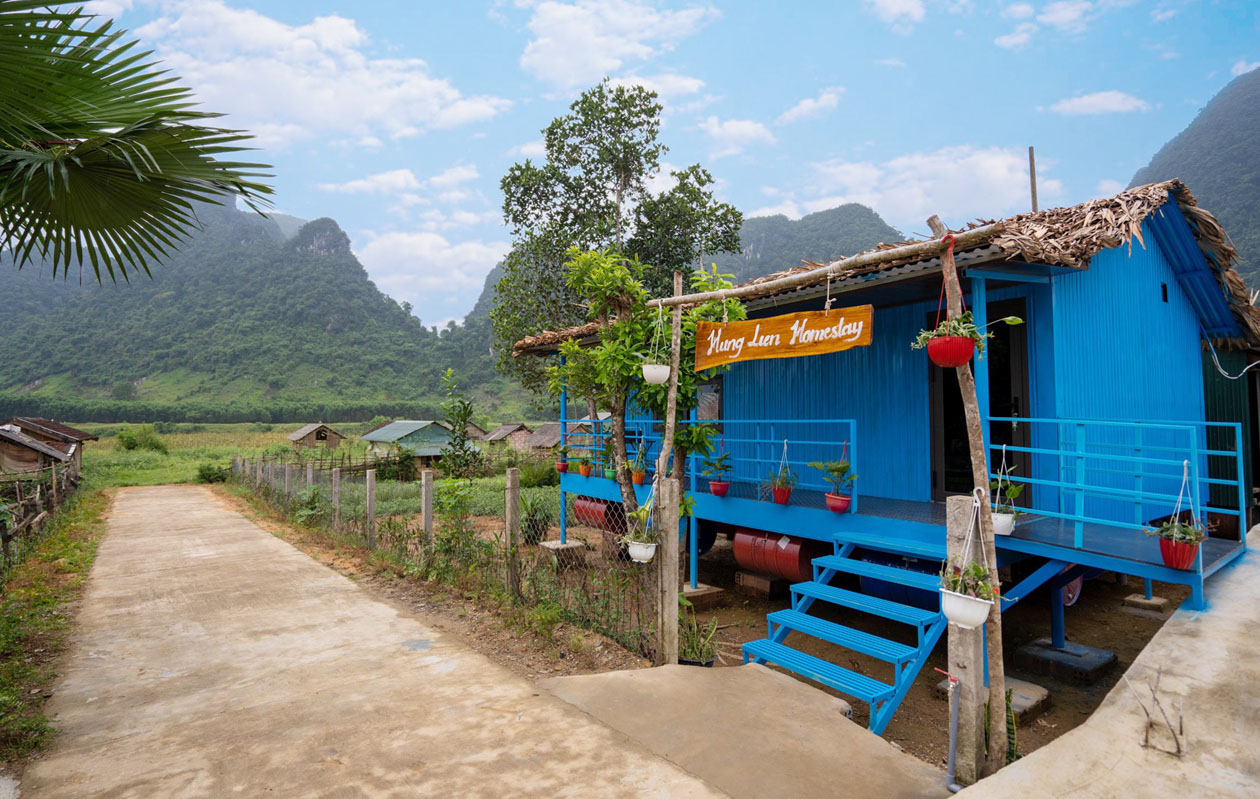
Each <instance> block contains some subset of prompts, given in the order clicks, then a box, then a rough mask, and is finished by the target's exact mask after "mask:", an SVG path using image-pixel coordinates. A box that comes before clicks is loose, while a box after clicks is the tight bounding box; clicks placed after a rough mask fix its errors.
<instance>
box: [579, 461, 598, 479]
mask: <svg viewBox="0 0 1260 799" xmlns="http://www.w3.org/2000/svg"><path fill="white" fill-rule="evenodd" d="M594 469H595V467H594V466H592V465H591V464H589V463H579V464H578V474H580V475H582V476H583V477H590V476H591V472H592V471H593V470H594Z"/></svg>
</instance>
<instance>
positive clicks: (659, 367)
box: [643, 363, 669, 386]
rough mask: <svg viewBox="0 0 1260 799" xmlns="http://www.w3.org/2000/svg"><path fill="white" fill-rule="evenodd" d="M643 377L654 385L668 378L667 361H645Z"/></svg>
mask: <svg viewBox="0 0 1260 799" xmlns="http://www.w3.org/2000/svg"><path fill="white" fill-rule="evenodd" d="M643 379H644V380H646V381H647V382H649V383H651V384H652V385H654V386H659V385H660V384H662V383H664V382H665V381H666V380H669V364H667V363H645V364H643Z"/></svg>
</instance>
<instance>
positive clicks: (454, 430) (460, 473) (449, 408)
mask: <svg viewBox="0 0 1260 799" xmlns="http://www.w3.org/2000/svg"><path fill="white" fill-rule="evenodd" d="M442 385H443V387H445V389H446V401H445V402H443V403H442V410H443V411H445V412H446V426H447V427H449V428H450V430H451V438H450V440H449V441H447V442H446V445H445V446H444V447H442V452H441V457H442V470H443V471H444V472H446V474H447V475H449V476H451V477H458V478H461V479H468V478H472V477H476V476H477V475H478V474H480V473H481V470H482V468H483V467H484V466H485V454H484V453H482V451H481V450H479V449H477V447H476V445H475V444H473V443H472V440H471V439H469V438H468V423H469V422H471V421H472V416H473V407H472V403H471V402H470V401H469V400H468V398H467V397H465V396H464V395H463V393H461V392H460V390H459V380H458V379H457V378H456V377H455V370H454V369H447V370H446V373H445V374H444V375H442Z"/></svg>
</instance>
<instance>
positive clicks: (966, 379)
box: [927, 215, 1006, 775]
mask: <svg viewBox="0 0 1260 799" xmlns="http://www.w3.org/2000/svg"><path fill="white" fill-rule="evenodd" d="M927 223H928V226H929V227H930V228H932V233H933V234H934V235H936V236H940V237H944V236H945V235H947V234H948V232H949V231H948V229H947V228H946V227H945V225H944V223H942V222H941V219H940V217H938V216H936V215H933V216H932V217H931V218H930V219H928V221H927ZM956 245H957V240H956V239H955V246H956ZM941 263H942V266H943V270H942V271H943V277H944V281H945V296H946V300H947V301H948V303H949V311H948V313H949V318H950V319H953V318H956V317H958V316H960V315H962V312H963V311H962V286H961V285H960V284H959V282H958V270H957V269H956V268H955V267H954V264H953V262H952V261H951V260H949V259H946V258H942V259H941ZM955 372H956V373H957V374H958V389H959V391H960V392H961V394H962V402H963V412H964V413H965V415H966V417H967V445H968V449H969V450H970V451H971V478H972V480H973V481H974V483H975V486H976V488H978V489H980V541H981V544H982V548H983V550H984V553H985V558H986V559H987V561H988V562H987V564H986V565H987V566H988V569H989V579H990V580H991V581H992V583H993V593H994V594H995V595H997V596H1001V588H1002V586H1001V582H1000V580H999V579H998V571H997V549H996V548H995V546H994V543H993V510H992V508H991V507H990V506H989V462H988V458H987V457H986V456H985V444H984V416H983V414H982V413H981V412H980V401H979V399H977V397H976V381H975V379H974V378H973V377H972V374H971V364H970V363H965V364H963V365H962V366H959V367H958V368H957V369H955ZM985 642H986V645H987V647H988V655H989V754H988V758H987V760H986V763H985V774H986V775H987V774H992V773H993V772H995V771H997V770H998V769H1000V768H1001V767H1002V766H1003V765H1005V764H1006V672H1005V668H1004V666H1003V663H1002V604H1001V600H1000V599H999V600H998V601H997V602H994V603H993V607H992V609H991V610H990V611H989V620H988V622H986V623H985Z"/></svg>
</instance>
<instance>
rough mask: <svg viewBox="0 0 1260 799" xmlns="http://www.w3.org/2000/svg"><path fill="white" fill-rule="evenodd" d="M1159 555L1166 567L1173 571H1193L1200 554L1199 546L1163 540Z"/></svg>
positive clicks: (1160, 540) (1160, 543)
mask: <svg viewBox="0 0 1260 799" xmlns="http://www.w3.org/2000/svg"><path fill="white" fill-rule="evenodd" d="M1159 554H1160V555H1161V556H1163V558H1164V565H1165V566H1167V567H1169V568H1171V569H1187V570H1188V569H1193V568H1194V558H1195V556H1196V555H1198V554H1199V545H1198V544H1184V543H1182V542H1180V541H1169V540H1168V539H1167V538H1161V539H1159Z"/></svg>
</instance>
